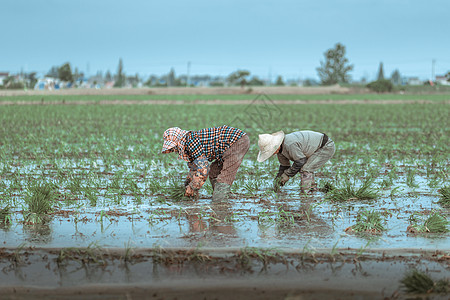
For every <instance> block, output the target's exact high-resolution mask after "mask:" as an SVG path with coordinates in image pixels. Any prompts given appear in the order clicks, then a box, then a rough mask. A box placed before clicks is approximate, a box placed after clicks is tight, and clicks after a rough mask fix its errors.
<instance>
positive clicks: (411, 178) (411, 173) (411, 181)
mask: <svg viewBox="0 0 450 300" xmlns="http://www.w3.org/2000/svg"><path fill="white" fill-rule="evenodd" d="M416 173H417V170H416V169H413V168H408V170H407V172H406V185H407V186H409V187H410V188H415V187H418V186H419V185H418V184H417V183H416V181H415V177H416Z"/></svg>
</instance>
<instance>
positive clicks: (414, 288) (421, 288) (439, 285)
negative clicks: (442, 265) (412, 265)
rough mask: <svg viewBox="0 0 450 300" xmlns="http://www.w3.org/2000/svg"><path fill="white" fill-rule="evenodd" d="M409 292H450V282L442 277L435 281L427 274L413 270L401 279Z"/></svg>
mask: <svg viewBox="0 0 450 300" xmlns="http://www.w3.org/2000/svg"><path fill="white" fill-rule="evenodd" d="M400 282H401V284H402V285H403V287H404V289H405V290H406V291H407V292H408V293H413V294H429V293H448V292H449V291H450V282H449V281H448V280H446V279H441V280H439V281H437V282H434V281H433V279H431V277H430V276H428V275H427V274H425V273H423V272H420V271H417V270H415V269H414V270H412V271H410V272H409V274H407V275H405V277H404V278H403V279H402V280H401V281H400Z"/></svg>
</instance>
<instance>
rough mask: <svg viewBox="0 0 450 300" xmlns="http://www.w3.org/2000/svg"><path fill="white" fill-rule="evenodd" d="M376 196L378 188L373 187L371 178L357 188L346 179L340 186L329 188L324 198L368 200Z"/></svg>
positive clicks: (333, 199)
mask: <svg viewBox="0 0 450 300" xmlns="http://www.w3.org/2000/svg"><path fill="white" fill-rule="evenodd" d="M377 197H378V190H377V189H375V188H374V187H373V179H370V178H369V179H366V180H365V181H364V182H363V183H362V185H361V186H360V187H359V188H356V187H355V186H353V185H352V184H351V183H350V182H349V181H348V180H346V181H345V183H344V185H343V186H341V187H336V188H334V189H332V190H330V191H329V192H328V193H327V195H326V198H327V199H329V200H332V201H349V200H370V199H375V198H377Z"/></svg>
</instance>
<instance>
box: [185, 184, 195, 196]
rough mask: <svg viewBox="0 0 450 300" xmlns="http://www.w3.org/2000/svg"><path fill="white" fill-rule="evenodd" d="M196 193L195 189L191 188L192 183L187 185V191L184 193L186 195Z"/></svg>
mask: <svg viewBox="0 0 450 300" xmlns="http://www.w3.org/2000/svg"><path fill="white" fill-rule="evenodd" d="M194 194H195V191H194V189H193V188H191V186H190V185H187V186H186V192H185V193H184V195H185V196H186V197H194Z"/></svg>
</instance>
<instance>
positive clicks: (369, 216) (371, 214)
mask: <svg viewBox="0 0 450 300" xmlns="http://www.w3.org/2000/svg"><path fill="white" fill-rule="evenodd" d="M384 223H386V220H385V218H383V216H382V214H381V213H380V212H379V211H376V210H370V211H369V210H366V209H364V210H362V211H360V212H359V213H358V215H357V216H356V224H355V225H353V226H352V227H351V228H352V230H353V231H355V232H359V233H380V232H382V231H385V230H386V228H385V227H384V225H383V224H384Z"/></svg>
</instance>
